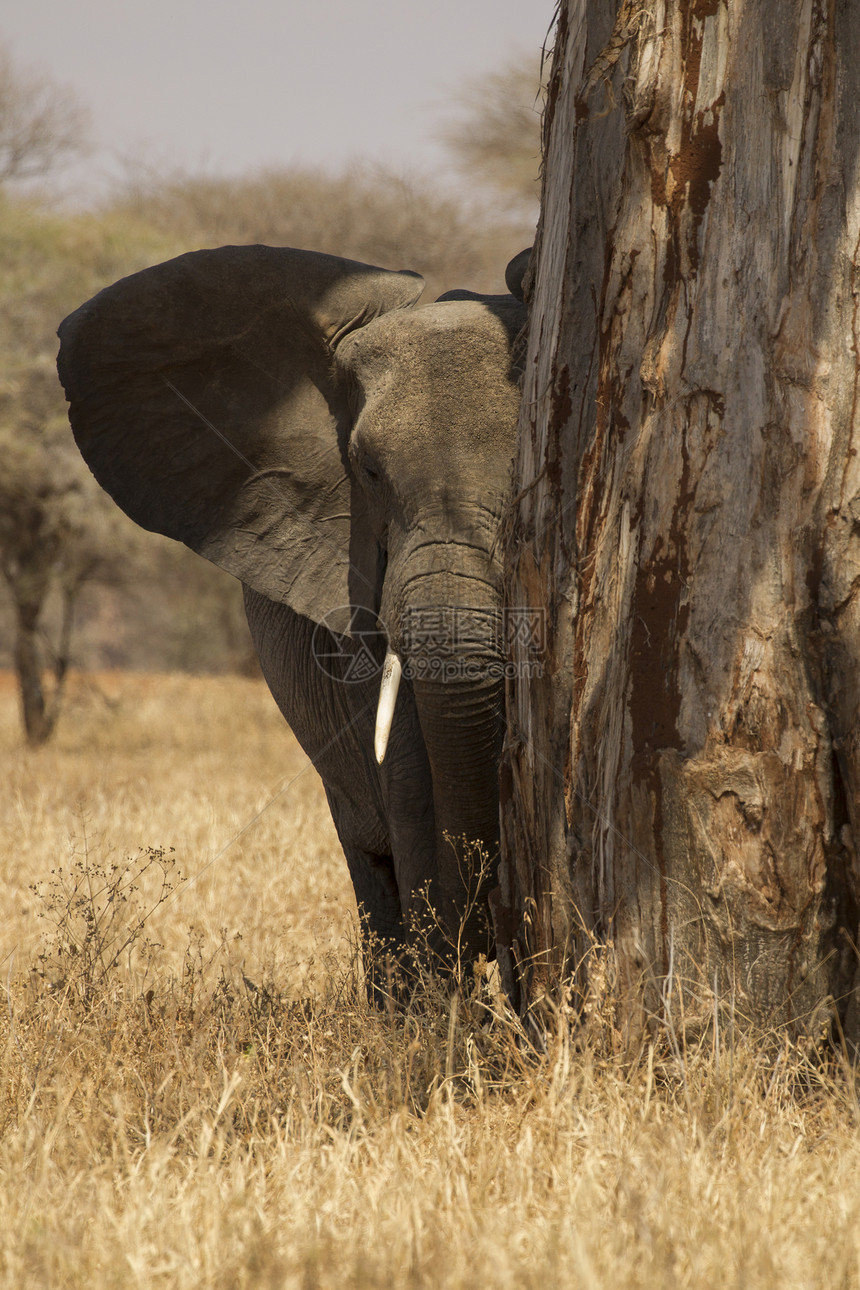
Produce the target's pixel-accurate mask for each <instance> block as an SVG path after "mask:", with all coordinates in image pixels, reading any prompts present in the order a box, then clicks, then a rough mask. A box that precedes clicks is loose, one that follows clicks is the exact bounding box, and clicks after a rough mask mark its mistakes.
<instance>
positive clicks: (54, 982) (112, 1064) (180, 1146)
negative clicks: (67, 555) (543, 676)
mask: <svg viewBox="0 0 860 1290" xmlns="http://www.w3.org/2000/svg"><path fill="white" fill-rule="evenodd" d="M0 760H2V768H0V779H2V782H3V784H4V785H5V793H4V794H3V798H2V804H0V812H2V813H0V841H2V845H0V863H2V866H3V905H2V916H0V917H2V942H0V956H2V963H3V978H2V979H3V984H4V987H5V988H4V996H5V997H4V1003H3V1008H2V1020H0V1052H2V1097H0V1125H2V1134H0V1176H2V1187H0V1276H2V1284H3V1285H8V1286H15V1287H22V1288H23V1287H30V1286H45V1287H78V1286H86V1287H88V1288H91V1290H100V1288H101V1287H109V1286H110V1287H126V1286H139V1287H162V1286H163V1287H214V1288H216V1290H217V1288H220V1287H224V1288H227V1287H243V1286H248V1287H276V1286H277V1287H280V1286H287V1287H292V1286H296V1287H317V1286H319V1287H353V1286H356V1287H358V1286H365V1287H370V1286H428V1287H431V1286H432V1287H436V1286H440V1287H448V1286H450V1287H482V1290H483V1288H484V1287H486V1286H493V1287H494V1288H504V1287H514V1286H516V1287H541V1290H545V1287H547V1286H549V1285H560V1286H580V1285H581V1286H587V1287H594V1286H607V1287H608V1286H612V1287H625V1288H627V1287H630V1288H634V1287H644V1286H649V1287H650V1286H661V1287H663V1286H675V1285H678V1286H694V1287H722V1286H727V1287H728V1286H738V1287H759V1286H780V1287H784V1286H809V1287H812V1286H820V1287H837V1286H838V1287H849V1286H860V1226H858V1218H860V1182H858V1179H860V1114H858V1103H857V1095H856V1088H855V1083H854V1077H853V1073H852V1071H851V1070H850V1069H849V1067H848V1065H847V1063H846V1062H845V1061H844V1060H841V1059H840V1057H839V1053H838V1051H837V1052H836V1053H835V1054H833V1055H831V1056H830V1057H827V1058H823V1059H822V1058H821V1057H820V1056H816V1055H815V1054H814V1053H809V1052H803V1051H801V1050H799V1049H797V1048H796V1047H791V1046H790V1045H788V1044H787V1043H784V1042H781V1041H780V1040H779V1039H778V1037H777V1038H774V1037H771V1043H770V1044H769V1045H768V1046H764V1045H760V1046H758V1047H756V1046H753V1045H750V1044H749V1043H748V1042H746V1041H744V1040H742V1039H740V1038H734V1039H733V1038H732V1036H731V1034H730V1033H727V1032H726V1031H725V1029H722V1030H720V1031H719V1032H718V1033H717V1034H716V1035H715V1033H714V1032H713V1031H712V1032H710V1033H709V1034H708V1035H707V1036H705V1037H704V1038H703V1039H701V1040H700V1041H699V1042H698V1043H696V1044H693V1043H692V1042H691V1041H689V1040H688V1041H685V1040H684V1038H683V1034H682V1032H681V1030H680V1029H679V1028H676V1027H675V1026H674V1025H673V1023H672V1021H671V1018H670V1019H669V1021H668V1022H666V1021H665V1020H664V1022H663V1024H662V1026H660V1027H657V1028H655V1030H654V1032H653V1034H652V1037H651V1041H650V1042H647V1043H646V1044H645V1045H644V1046H643V1049H642V1051H641V1052H640V1053H638V1054H633V1055H632V1056H631V1054H629V1053H627V1054H625V1053H623V1052H622V1051H621V1046H620V1044H619V1042H618V1040H619V1037H618V1035H617V1034H616V1033H615V1031H614V1029H613V1025H612V1018H611V1013H610V1010H609V1009H607V1010H605V1011H604V1012H602V1013H600V1012H597V1011H596V1010H593V1011H592V1013H591V1015H590V1016H589V1017H588V1019H587V1021H586V1023H585V1024H583V1025H580V1026H579V1027H577V1028H574V1027H573V1025H572V1022H571V1016H570V1015H569V1014H568V1015H564V1013H563V1012H560V1013H559V1015H558V1024H557V1025H556V1026H555V1027H553V1026H550V1032H549V1035H548V1041H547V1050H546V1052H545V1053H544V1054H542V1055H541V1054H539V1053H537V1052H536V1051H535V1049H534V1047H533V1046H532V1045H530V1044H529V1043H527V1042H525V1041H524V1039H523V1037H522V1035H521V1033H520V1032H519V1031H518V1028H517V1024H516V1022H515V1021H514V1019H513V1018H510V1017H506V1016H505V1014H504V1008H503V1005H502V1004H501V1002H500V1001H499V1000H498V998H497V997H494V996H493V995H492V993H491V992H489V991H488V990H486V989H485V990H484V991H483V993H481V994H477V993H473V995H472V997H469V996H468V994H464V995H462V996H461V997H457V996H453V997H450V996H448V995H447V994H445V993H443V992H440V991H438V990H435V991H434V990H433V989H430V990H429V991H428V992H426V993H425V994H424V995H422V996H421V997H420V998H419V999H418V1000H417V1001H416V1002H415V1003H414V1004H413V1005H411V1007H410V1008H409V1009H408V1010H407V1011H406V1013H405V1014H399V1015H385V1014H379V1013H375V1012H371V1011H370V1010H369V1009H368V1007H367V1005H366V1004H365V1002H364V998H363V991H362V987H361V982H360V971H359V966H358V963H357V956H356V954H355V949H354V946H355V907H354V903H353V900H352V895H351V891H350V887H349V882H348V879H347V875H346V865H345V862H344V860H343V858H342V856H341V855H340V853H339V851H338V848H337V843H336V838H335V835H334V831H333V828H332V826H331V822H330V820H329V817H328V813H327V809H326V805H325V800H324V797H323V794H322V790H321V787H320V785H319V781H318V780H317V779H316V777H315V775H314V774H313V772H312V771H304V770H303V767H304V766H305V758H304V757H303V755H302V754H301V751H300V750H299V749H298V747H297V746H296V744H295V742H294V741H293V739H292V737H291V736H290V734H289V732H288V731H287V730H286V728H285V727H284V726H283V724H282V722H281V720H280V718H279V716H278V715H277V713H276V711H275V709H274V706H273V705H272V703H271V701H270V700H269V698H268V696H267V694H266V692H265V690H264V688H263V686H262V684H261V683H258V682H254V681H249V680H238V679H212V678H209V679H199V678H198V679H191V678H187V677H178V676H176V677H145V676H133V675H103V676H99V677H94V678H89V679H86V678H76V679H75V680H74V684H73V686H72V688H71V693H70V697H69V701H68V706H67V710H66V713H65V717H64V719H63V720H62V722H61V725H60V728H59V732H58V735H57V738H56V740H55V742H54V743H53V744H51V745H49V746H48V747H46V748H44V749H42V750H40V751H38V752H28V751H26V750H24V749H23V748H22V745H21V743H20V737H19V732H18V724H17V712H16V706H15V696H14V692H13V690H12V687H11V683H10V682H9V681H8V680H7V681H6V683H5V688H4V687H3V686H0ZM148 911H151V912H148Z"/></svg>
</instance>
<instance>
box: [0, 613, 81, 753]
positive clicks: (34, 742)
mask: <svg viewBox="0 0 860 1290" xmlns="http://www.w3.org/2000/svg"><path fill="white" fill-rule="evenodd" d="M77 591H78V588H77V587H73V588H64V589H63V609H62V621H61V626H60V638H59V646H58V648H57V651H56V654H55V655H54V658H53V662H52V665H51V671H52V674H53V687H52V689H51V691H50V695H46V693H45V684H44V669H43V664H42V649H41V648H40V643H39V616H40V613H41V610H42V603H43V602H42V600H38V601H36V602H34V601H33V600H32V599H31V598H27V599H25V598H21V599H17V600H16V603H15V609H16V616H17V627H16V633H15V673H16V675H17V678H18V693H19V696H20V701H21V720H22V723H23V726H24V735H25V738H26V740H27V743H28V744H30V745H31V747H34V748H38V747H40V746H41V745H42V744H44V743H47V742H48V740H49V739H50V737H51V735H52V734H53V733H54V729H55V727H56V725H57V720H58V718H59V715H60V708H61V705H62V700H63V691H64V688H65V680H66V674H67V672H68V666H69V652H70V648H71V636H72V620H73V616H74V604H75V598H76V595H77ZM13 594H14V588H13Z"/></svg>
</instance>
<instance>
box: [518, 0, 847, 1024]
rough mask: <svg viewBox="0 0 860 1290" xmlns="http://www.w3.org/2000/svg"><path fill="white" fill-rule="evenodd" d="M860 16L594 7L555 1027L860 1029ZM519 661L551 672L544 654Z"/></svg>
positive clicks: (564, 270)
mask: <svg viewBox="0 0 860 1290" xmlns="http://www.w3.org/2000/svg"><path fill="white" fill-rule="evenodd" d="M858 49H860V7H858V6H857V5H855V4H852V3H850V0H793V2H792V3H789V4H786V3H784V0H780V3H777V0H760V3H758V4H756V5H751V4H748V3H743V2H742V0H650V2H649V3H644V4H643V3H631V0H625V4H624V5H622V6H621V7H620V9H619V8H618V6H617V5H616V4H615V3H610V2H609V0H592V3H590V4H586V3H585V0H563V3H562V6H561V11H560V17H559V27H558V32H557V39H556V47H555V53H554V62H553V69H552V75H551V85H550V93H549V97H548V108H547V113H546V122H545V130H546V133H545V175H544V192H543V203H542V215H541V223H540V227H539V232H538V241H537V251H536V256H535V260H534V261H533V268H532V275H533V283H532V289H531V302H530V303H531V315H532V320H531V335H530V341H529V353H528V359H527V363H526V376H525V384H524V397H523V412H522V420H521V441H520V454H519V460H518V465H517V470H518V484H519V492H518V497H517V502H516V505H515V513H514V516H513V520H512V525H511V531H510V533H509V539H508V549H507V567H508V595H509V600H510V603H511V604H512V605H513V606H516V607H526V606H529V607H536V608H538V609H539V610H541V611H543V613H544V614H545V615H546V621H547V624H548V641H547V649H546V654H545V657H544V658H543V663H544V668H543V675H542V676H540V677H534V676H532V677H529V676H528V674H527V673H528V669H527V668H525V667H523V668H520V669H518V675H517V676H516V677H515V679H514V680H513V681H511V682H510V683H509V693H508V713H509V721H508V740H507V746H506V753H505V759H504V765H503V772H502V814H503V858H502V883H501V893H500V897H499V902H500V904H501V906H502V907H503V910H504V913H505V920H504V921H505V925H506V926H508V927H510V928H511V929H512V930H511V935H510V938H509V939H510V946H509V947H507V948H508V949H509V953H510V957H511V960H512V962H514V963H515V965H516V969H515V970H516V972H517V974H518V984H519V988H520V989H521V991H522V997H523V1007H524V1008H527V1007H529V1006H532V1005H534V1004H535V1002H536V1001H537V1000H538V999H539V997H540V995H541V992H542V991H543V990H545V989H546V988H547V987H548V986H549V985H550V984H551V983H552V982H553V981H555V980H557V979H558V977H559V976H560V975H561V974H564V973H565V972H569V971H570V970H572V969H573V970H574V971H575V973H576V972H578V973H579V975H580V976H582V975H583V974H584V973H585V968H584V967H583V966H582V965H583V964H584V963H586V962H587V952H588V947H589V946H590V945H591V944H592V943H593V941H594V939H595V938H597V939H599V940H600V941H603V942H605V943H607V944H609V945H610V946H611V947H612V950H613V952H614V955H615V959H616V962H617V970H618V977H619V980H620V981H621V982H622V983H624V984H625V987H626V988H625V991H624V996H625V1008H626V1021H627V1023H628V1025H629V1026H630V1027H631V1028H632V1029H631V1034H632V1035H635V1034H636V1033H638V1032H639V1030H640V1029H641V1025H642V1024H643V1022H644V1020H645V1018H646V1017H647V1015H648V1013H649V1012H652V1013H653V1012H654V1011H656V1010H657V1009H658V1007H659V1001H660V999H661V997H662V993H663V987H662V986H661V982H665V979H666V977H667V975H668V974H669V973H670V971H671V973H672V974H673V977H674V979H675V980H676V981H683V982H684V983H685V984H686V987H687V992H688V994H689V999H690V1006H691V1008H692V1011H693V1013H695V1006H696V1000H697V999H698V1000H699V1001H700V1003H701V1009H702V1010H707V1009H708V1008H711V1007H712V1006H713V1000H712V998H711V999H709V998H708V991H713V990H714V989H715V990H716V992H717V994H718V995H719V996H720V997H721V998H725V999H727V1000H730V1001H731V1004H732V1007H733V1008H734V1010H735V1012H736V1015H743V1016H747V1017H749V1018H750V1019H751V1020H754V1021H755V1022H756V1023H757V1024H783V1023H786V1022H790V1023H791V1024H792V1026H793V1027H795V1028H800V1029H809V1030H816V1031H817V1030H818V1029H819V1028H820V1025H821V1023H822V1018H823V1017H826V1016H827V1015H829V1014H830V1013H832V1012H833V1010H834V1009H835V1010H836V1011H838V1012H839V1014H840V1016H841V1021H842V1024H843V1025H844V1026H845V1027H847V1029H848V1031H849V1032H850V1033H851V1034H852V1036H853V1038H854V1039H855V1041H860V1007H858V1005H857V1004H856V1002H855V999H856V997H857V996H856V987H857V985H858V975H857V965H858V962H860V959H858V953H857V945H858V909H860V863H858V849H860V848H859V847H858V844H860V454H858V447H860V398H858V392H860V317H858V309H860V176H858V149H860V60H857V58H856V52H857V50H858ZM512 661H513V662H514V663H524V662H526V659H525V655H524V652H523V647H522V646H518V645H517V643H516V642H514V645H513V657H512Z"/></svg>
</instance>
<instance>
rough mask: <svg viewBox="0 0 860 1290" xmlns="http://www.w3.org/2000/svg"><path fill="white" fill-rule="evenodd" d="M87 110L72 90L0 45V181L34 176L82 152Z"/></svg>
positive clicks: (85, 138) (37, 176)
mask: <svg viewBox="0 0 860 1290" xmlns="http://www.w3.org/2000/svg"><path fill="white" fill-rule="evenodd" d="M88 121H89V114H88V113H87V111H86V109H85V108H84V107H83V105H82V104H81V103H80V102H79V101H78V99H77V97H76V96H75V94H74V93H73V91H71V90H69V89H66V88H65V87H64V86H62V85H57V84H56V82H54V81H52V80H50V79H48V78H46V77H44V76H40V75H39V74H38V73H37V72H32V71H28V70H26V69H25V68H22V67H19V66H17V65H16V63H15V61H14V59H13V58H12V56H11V54H10V53H9V51H8V49H6V48H5V47H3V46H0V184H5V183H8V181H9V180H15V179H35V178H39V177H40V176H42V175H47V174H48V173H49V172H51V171H53V170H56V168H57V167H58V166H60V165H62V163H63V162H64V161H65V160H67V159H68V158H69V157H70V156H74V155H76V154H79V153H81V152H83V151H85V149H86V147H87V126H88Z"/></svg>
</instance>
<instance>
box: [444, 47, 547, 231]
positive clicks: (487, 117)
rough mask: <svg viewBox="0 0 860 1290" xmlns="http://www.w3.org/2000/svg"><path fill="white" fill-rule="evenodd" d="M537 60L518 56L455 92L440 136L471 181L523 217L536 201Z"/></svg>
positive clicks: (538, 135) (538, 150)
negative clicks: (492, 193) (494, 194)
mask: <svg viewBox="0 0 860 1290" xmlns="http://www.w3.org/2000/svg"><path fill="white" fill-rule="evenodd" d="M540 73H541V66H540V64H539V62H538V60H537V59H532V58H526V57H520V58H518V59H516V60H514V61H511V62H510V63H509V64H508V65H507V66H506V67H503V68H501V69H500V70H499V71H497V72H491V73H489V75H487V76H481V77H478V78H477V80H476V81H475V82H474V83H473V84H471V85H469V86H468V87H467V88H466V89H465V91H464V92H463V93H462V94H461V95H459V97H458V99H457V106H456V109H455V112H454V114H453V115H452V117H451V119H450V120H449V121H448V123H447V124H446V125H445V127H444V128H443V129H442V130H441V131H440V132H439V137H440V139H441V140H442V142H443V143H444V144H445V146H446V147H447V149H448V151H449V152H450V153H451V156H452V157H453V159H454V162H455V165H456V166H457V169H458V170H459V171H460V172H461V174H463V175H464V176H466V178H467V179H468V181H469V184H470V185H474V184H475V183H476V182H477V183H478V184H486V185H488V186H489V187H490V188H491V189H493V190H494V191H495V193H496V195H497V196H501V197H502V198H503V199H504V200H505V202H506V203H507V204H509V205H511V206H512V207H513V208H514V209H515V210H517V211H518V212H520V213H521V214H523V215H529V216H531V215H532V213H533V212H534V213H536V212H537V206H538V202H539V199H540V161H541V112H542V110H543V88H542V85H541V75H540Z"/></svg>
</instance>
